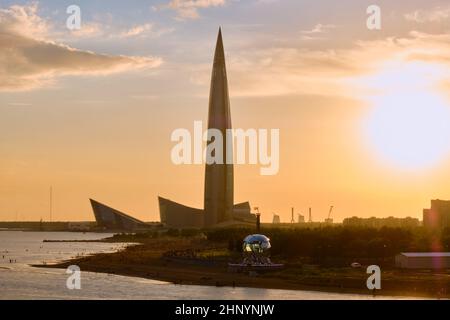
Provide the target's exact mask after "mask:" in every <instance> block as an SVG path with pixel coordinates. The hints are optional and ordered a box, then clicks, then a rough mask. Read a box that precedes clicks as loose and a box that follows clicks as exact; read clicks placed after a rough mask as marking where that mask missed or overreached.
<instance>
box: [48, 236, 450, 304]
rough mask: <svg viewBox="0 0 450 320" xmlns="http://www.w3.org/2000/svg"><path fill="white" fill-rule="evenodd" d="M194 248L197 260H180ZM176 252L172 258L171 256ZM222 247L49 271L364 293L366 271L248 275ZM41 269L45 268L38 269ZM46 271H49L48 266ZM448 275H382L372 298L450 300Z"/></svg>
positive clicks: (132, 252)
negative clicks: (73, 270) (235, 267)
mask: <svg viewBox="0 0 450 320" xmlns="http://www.w3.org/2000/svg"><path fill="white" fill-rule="evenodd" d="M193 248H195V250H196V252H198V253H199V256H197V257H196V258H195V259H194V258H189V257H184V256H182V255H181V256H180V253H183V251H186V252H191V251H192V250H193ZM174 250H176V252H177V253H176V254H173V252H174ZM225 252H226V248H224V247H223V246H220V245H216V246H211V245H210V244H209V243H206V242H205V241H202V240H200V239H182V238H181V239H180V238H171V239H166V238H162V239H148V240H146V241H145V242H144V243H143V244H141V245H137V246H131V247H128V248H127V249H125V250H124V251H121V252H116V253H109V254H97V255H94V256H89V257H83V258H79V259H73V260H70V261H65V262H63V263H59V264H57V265H53V266H50V267H53V268H67V267H68V266H69V265H73V264H75V265H78V266H79V267H80V268H81V270H83V271H91V272H100V273H110V274H117V275H125V276H133V277H142V278H147V279H154V280H161V281H167V282H171V283H175V284H184V285H204V286H236V287H253V288H270V289H289V290H312V291H324V292H339V293H355V294H368V295H372V294H373V293H372V292H371V291H369V290H368V289H367V286H366V280H367V278H368V276H369V275H368V274H366V272H365V269H364V268H362V269H352V268H321V267H319V266H305V265H299V264H297V263H295V262H292V263H289V261H283V262H286V267H285V268H284V269H283V270H280V271H276V272H271V273H265V274H258V275H252V276H250V275H249V274H247V273H232V272H229V270H228V261H229V260H230V257H227V256H226V254H225ZM222 253H223V254H222ZM41 267H44V266H41ZM45 267H47V268H48V267H49V266H48V265H47V266H45ZM449 292H450V275H449V274H445V273H442V274H433V273H430V272H405V271H397V270H382V289H381V290H378V291H377V293H376V294H377V295H387V296H415V297H432V298H450V295H449V294H448V293H449Z"/></svg>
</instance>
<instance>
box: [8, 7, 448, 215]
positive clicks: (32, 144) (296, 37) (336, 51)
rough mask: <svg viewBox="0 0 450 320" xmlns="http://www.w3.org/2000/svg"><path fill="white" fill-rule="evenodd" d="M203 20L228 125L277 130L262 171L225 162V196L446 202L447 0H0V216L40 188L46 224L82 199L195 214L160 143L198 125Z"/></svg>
mask: <svg viewBox="0 0 450 320" xmlns="http://www.w3.org/2000/svg"><path fill="white" fill-rule="evenodd" d="M72 4H76V5H78V6H80V8H81V12H82V28H81V30H78V31H70V30H68V29H67V28H66V19H67V17H68V14H66V8H67V7H68V6H69V5H72ZM371 4H377V5H379V6H380V8H381V14H382V16H381V17H382V29H381V30H369V29H368V28H367V27H366V19H367V17H368V15H367V13H366V9H367V7H368V6H369V5H371ZM219 26H222V28H223V36H224V43H225V50H226V56H227V66H228V77H229V84H230V85H229V87H230V96H231V110H232V117H233V126H234V127H235V128H243V129H248V128H266V129H271V128H277V129H280V148H281V150H280V171H279V173H278V175H276V176H261V175H260V171H259V168H260V167H259V166H252V165H242V166H236V168H235V199H236V202H241V201H247V200H249V201H250V202H251V204H252V206H258V207H259V208H260V210H261V211H262V213H263V220H265V221H269V220H271V219H272V214H273V213H275V212H276V213H278V214H280V215H281V218H282V220H284V221H289V220H290V208H291V207H292V206H294V207H295V208H296V211H297V212H298V213H303V214H306V212H307V209H308V207H312V208H313V216H314V219H315V220H323V219H324V218H325V217H326V215H327V213H328V208H329V206H330V205H334V206H335V217H334V218H335V219H336V220H338V221H340V220H342V219H343V218H344V217H348V216H353V215H358V216H363V217H369V216H379V217H385V216H391V215H394V216H399V217H404V216H413V217H417V218H421V212H422V208H424V207H427V206H428V205H429V200H430V199H432V198H441V199H447V198H450V189H449V188H448V181H450V132H449V131H450V130H449V129H448V127H450V126H449V125H447V124H448V123H450V95H449V89H450V76H449V74H450V73H449V71H450V70H449V69H450V58H449V57H450V34H449V30H450V5H449V4H448V1H447V0H443V1H437V0H427V1H424V0H420V1H419V0H411V1H373V0H370V1H364V0H341V1H334V0H328V1H326V0H319V1H318V0H316V1H312V0H311V1H301V0H240V1H239V0H186V1H185V0H160V1H143V0H128V1H102V0H89V1H73V0H70V1H50V0H44V1H39V2H37V1H34V2H33V1H5V0H0V220H14V219H15V218H16V216H18V218H19V219H20V220H38V219H40V218H43V219H44V220H48V218H49V214H48V212H49V209H48V208H49V200H48V198H49V195H48V194H49V188H50V186H53V189H54V220H92V219H93V215H92V213H91V209H90V206H89V201H88V199H89V198H94V199H96V200H98V201H100V202H103V203H106V204H108V205H110V206H112V207H114V208H117V209H119V210H122V211H124V212H127V213H129V214H132V215H133V216H135V217H137V218H139V219H143V220H146V221H151V220H159V213H158V202H157V196H158V195H161V196H163V197H166V198H169V199H172V200H174V201H177V202H181V203H184V204H187V205H191V206H193V207H202V206H203V179H204V167H203V166H200V165H197V166H175V165H174V164H172V162H171V159H170V152H171V149H172V148H173V146H174V143H173V142H171V141H170V136H171V133H172V131H173V130H175V129H177V128H188V129H192V127H193V122H194V121H195V120H206V117H207V106H208V95H209V82H210V72H211V67H212V66H211V65H212V58H213V51H214V45H215V40H216V36H217V31H218V27H219Z"/></svg>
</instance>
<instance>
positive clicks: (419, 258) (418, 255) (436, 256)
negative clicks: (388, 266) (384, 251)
mask: <svg viewBox="0 0 450 320" xmlns="http://www.w3.org/2000/svg"><path fill="white" fill-rule="evenodd" d="M395 266H396V267H397V268H401V269H450V252H403V253H400V254H398V255H397V256H396V257H395Z"/></svg>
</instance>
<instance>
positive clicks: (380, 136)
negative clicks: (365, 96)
mask: <svg viewBox="0 0 450 320" xmlns="http://www.w3.org/2000/svg"><path fill="white" fill-rule="evenodd" d="M441 77H442V69H441V68H439V67H438V66H436V65H433V64H425V63H403V64H400V65H398V64H396V65H395V66H393V65H389V66H388V68H387V69H385V71H384V72H382V73H380V74H378V75H376V76H375V77H371V78H370V79H368V80H369V81H368V84H369V87H370V88H371V89H372V90H375V95H374V96H372V97H371V98H370V102H371V105H372V109H371V111H370V113H369V116H368V118H367V123H366V130H367V136H368V139H369V141H370V143H371V145H372V146H373V148H374V149H375V150H376V152H377V153H378V154H379V155H380V157H381V158H382V159H383V160H385V161H386V162H388V163H389V164H391V165H395V166H397V167H398V168H400V169H407V170H417V169H425V168H431V167H434V166H435V165H438V164H439V163H440V162H441V161H443V160H444V159H445V158H446V156H447V155H448V154H449V153H450V105H449V103H448V101H446V100H445V99H444V97H443V96H441V95H440V93H439V92H438V91H437V89H436V84H437V83H438V82H439V80H441V79H442V78H441Z"/></svg>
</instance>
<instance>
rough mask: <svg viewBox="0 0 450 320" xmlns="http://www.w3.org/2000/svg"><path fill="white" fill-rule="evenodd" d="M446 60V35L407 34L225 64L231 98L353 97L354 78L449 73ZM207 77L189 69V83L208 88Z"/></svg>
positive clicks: (271, 52) (233, 57) (235, 58)
mask: <svg viewBox="0 0 450 320" xmlns="http://www.w3.org/2000/svg"><path fill="white" fill-rule="evenodd" d="M448 57H450V35H448V34H441V35H431V34H426V33H419V32H411V33H410V34H409V35H408V36H407V37H403V38H386V39H382V40H375V41H374V40H372V41H356V42H355V43H354V44H353V45H352V46H350V47H348V48H343V49H339V50H313V49H305V48H294V47H279V48H266V49H259V50H254V51H251V52H248V51H242V52H237V53H234V54H232V53H230V54H229V55H228V61H227V63H228V69H229V80H230V91H231V92H232V95H233V96H241V97H246V96H281V95H335V96H346V97H354V96H355V94H357V93H358V92H361V91H356V90H355V87H354V86H353V84H354V83H357V81H354V80H355V79H358V78H360V77H365V76H369V75H372V74H376V73H377V72H379V71H380V70H382V69H383V68H384V67H385V66H386V62H389V61H396V62H398V63H399V64H402V63H409V62H424V63H432V64H438V65H439V67H440V68H441V69H442V70H443V71H445V72H443V74H449V75H450V58H448ZM209 73H210V66H209V65H208V64H205V65H202V66H195V67H194V66H192V67H191V74H192V77H191V81H192V82H193V83H195V84H198V85H202V86H207V85H208V82H209V77H210V74H209ZM442 80H443V81H445V80H446V79H445V78H443V79H442ZM448 80H450V76H449V79H448Z"/></svg>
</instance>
